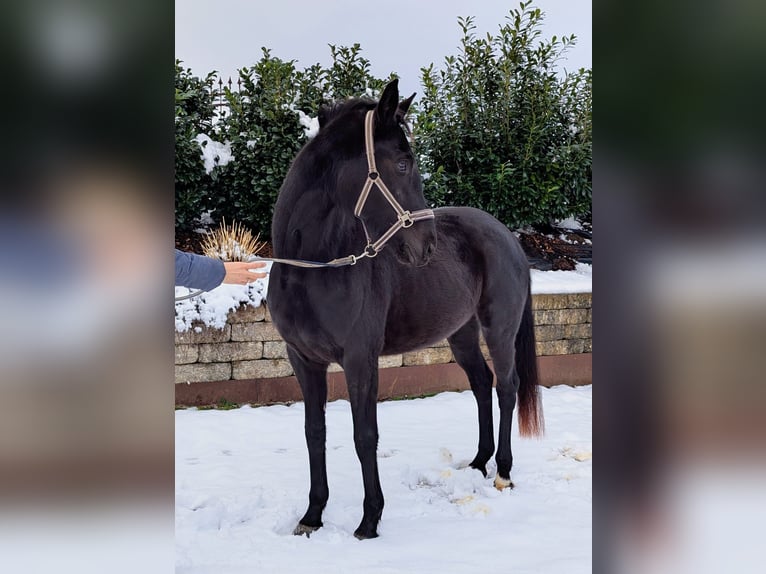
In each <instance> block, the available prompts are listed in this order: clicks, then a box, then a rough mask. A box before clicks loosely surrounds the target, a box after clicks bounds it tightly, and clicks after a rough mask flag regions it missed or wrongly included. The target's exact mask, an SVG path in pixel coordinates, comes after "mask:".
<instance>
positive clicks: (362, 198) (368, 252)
mask: <svg viewBox="0 0 766 574" xmlns="http://www.w3.org/2000/svg"><path fill="white" fill-rule="evenodd" d="M374 127H375V110H370V111H369V112H367V115H366V116H365V118H364V148H365V152H366V155H367V179H366V180H365V182H364V186H363V187H362V192H361V193H360V194H359V199H358V200H357V202H356V206H355V207H354V215H355V216H356V217H357V218H358V219H359V221H360V222H361V223H362V228H363V229H364V235H365V237H366V238H367V246H366V247H365V248H364V254H365V256H367V257H375V256H376V255H377V254H378V252H379V251H380V250H381V248H382V247H383V246H384V245H385V244H386V242H387V241H388V240H389V239H391V238H392V237H393V236H394V234H396V232H397V231H399V230H400V229H402V228H404V229H407V228H408V227H412V224H413V223H415V222H416V221H423V220H425V219H433V218H434V212H433V210H432V209H420V210H418V211H413V212H412V213H410V212H409V211H407V210H405V209H403V208H402V206H401V205H399V202H398V201H396V198H395V197H394V194H393V193H391V190H389V189H388V187H387V186H386V184H385V183H384V182H383V179H382V178H381V177H380V173H378V168H377V165H376V164H375V139H374ZM373 185H374V186H375V187H377V188H378V189H379V190H380V192H381V193H382V194H383V197H385V198H386V200H387V201H388V203H389V204H391V207H393V208H394V211H396V223H394V224H393V225H392V226H391V227H389V228H388V230H387V231H386V232H385V233H384V234H383V235H381V236H380V238H378V240H377V241H375V242H374V243H373V242H372V240H371V239H370V234H369V233H368V232H367V226H366V225H365V224H364V221H363V220H362V218H361V215H362V210H363V209H364V204H365V203H366V202H367V198H368V197H369V196H370V190H372V186H373Z"/></svg>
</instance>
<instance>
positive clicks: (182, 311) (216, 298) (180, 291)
mask: <svg viewBox="0 0 766 574" xmlns="http://www.w3.org/2000/svg"><path fill="white" fill-rule="evenodd" d="M271 265H272V264H271V263H269V264H268V265H267V266H266V267H265V269H257V271H258V272H263V271H268V270H270V269H271ZM268 288H269V285H268V276H267V278H266V279H257V280H256V281H254V282H253V283H250V284H249V285H219V286H218V287H216V288H215V289H213V290H212V291H207V292H204V293H202V294H201V295H199V296H198V297H193V298H191V299H186V300H185V301H176V304H175V306H176V312H175V324H176V331H177V332H179V333H183V332H186V331H188V330H189V329H190V328H191V326H192V324H193V323H194V322H195V321H201V322H202V323H204V324H205V325H207V326H208V327H214V328H216V329H223V328H224V326H225V325H226V315H227V314H228V313H229V311H233V310H234V309H236V308H237V307H239V306H240V305H241V304H243V303H244V304H246V305H252V306H253V307H258V306H259V305H260V304H261V303H262V302H263V300H264V299H265V298H266V293H267V292H268ZM194 291H196V290H195V289H187V288H185V287H176V288H175V296H176V297H183V296H184V295H188V294H189V293H192V292H194ZM197 329H199V327H197Z"/></svg>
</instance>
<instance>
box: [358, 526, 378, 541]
mask: <svg viewBox="0 0 766 574" xmlns="http://www.w3.org/2000/svg"><path fill="white" fill-rule="evenodd" d="M377 537H378V533H377V532H376V531H375V529H374V528H370V529H368V528H362V527H361V526H360V527H359V528H357V529H356V531H355V532H354V538H356V539H357V540H369V539H370V538H377Z"/></svg>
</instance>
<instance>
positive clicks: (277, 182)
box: [212, 49, 306, 237]
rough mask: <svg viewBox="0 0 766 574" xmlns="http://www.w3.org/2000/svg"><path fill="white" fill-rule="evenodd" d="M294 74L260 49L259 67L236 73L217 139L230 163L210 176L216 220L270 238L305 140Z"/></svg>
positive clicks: (289, 66) (287, 65)
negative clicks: (228, 150) (280, 197)
mask: <svg viewBox="0 0 766 574" xmlns="http://www.w3.org/2000/svg"><path fill="white" fill-rule="evenodd" d="M295 73H296V70H295V66H294V64H293V62H285V61H283V60H280V59H279V58H275V57H273V56H272V55H271V54H270V52H269V51H268V50H265V49H264V51H263V57H262V58H261V60H260V61H259V62H258V63H256V64H255V65H254V66H252V67H250V68H243V69H241V70H240V71H239V78H240V81H241V87H240V89H239V91H237V92H232V91H230V90H228V89H227V90H226V91H225V95H226V100H227V102H228V105H229V110H230V113H229V114H227V115H226V116H225V117H224V118H223V119H222V120H221V122H220V126H219V131H218V133H217V134H216V138H218V140H219V141H226V142H229V143H230V144H231V151H232V155H233V156H234V159H233V160H232V161H231V162H229V163H228V164H227V165H225V166H218V167H216V168H215V169H213V172H212V176H213V184H214V188H215V193H214V198H213V203H212V208H213V213H212V217H213V219H215V220H216V221H220V220H221V218H224V217H225V218H226V219H228V220H229V221H235V220H236V221H239V222H241V223H244V224H245V225H247V226H248V227H249V228H250V229H252V230H254V231H256V232H258V233H260V234H261V236H262V237H268V236H269V232H270V229H271V218H272V211H273V207H274V203H275V201H276V198H277V193H278V192H279V187H280V186H281V185H282V180H283V179H284V177H285V175H286V174H287V170H288V169H289V167H290V162H292V160H293V158H294V157H295V155H296V154H297V153H298V150H300V148H301V146H302V145H303V143H304V142H305V141H306V136H305V134H304V129H303V127H302V126H301V124H300V122H299V118H298V114H297V113H296V112H295V111H294V110H293V108H294V103H295V100H296V97H297V89H296V82H295ZM214 139H215V138H214Z"/></svg>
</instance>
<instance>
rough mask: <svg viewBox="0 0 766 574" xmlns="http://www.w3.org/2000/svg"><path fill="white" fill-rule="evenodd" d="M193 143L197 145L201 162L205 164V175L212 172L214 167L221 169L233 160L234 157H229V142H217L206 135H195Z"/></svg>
mask: <svg viewBox="0 0 766 574" xmlns="http://www.w3.org/2000/svg"><path fill="white" fill-rule="evenodd" d="M194 141H196V142H197V143H198V144H199V147H200V155H201V156H202V161H203V162H205V172H206V173H210V172H212V171H213V168H214V167H215V166H216V165H219V166H221V167H223V166H224V165H226V164H227V163H229V162H230V161H231V160H232V159H234V156H233V155H231V143H229V142H225V143H220V142H217V141H215V140H213V139H210V136H208V135H206V134H197V137H195V138H194Z"/></svg>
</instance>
